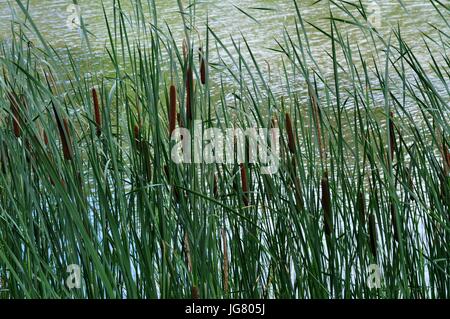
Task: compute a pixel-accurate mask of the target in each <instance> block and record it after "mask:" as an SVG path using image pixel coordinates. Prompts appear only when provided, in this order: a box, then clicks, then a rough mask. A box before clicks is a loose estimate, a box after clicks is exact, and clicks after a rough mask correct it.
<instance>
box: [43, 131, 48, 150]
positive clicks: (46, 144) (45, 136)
mask: <svg viewBox="0 0 450 319" xmlns="http://www.w3.org/2000/svg"><path fill="white" fill-rule="evenodd" d="M42 137H43V139H44V144H45V146H48V136H47V133H45V130H44V129H42Z"/></svg>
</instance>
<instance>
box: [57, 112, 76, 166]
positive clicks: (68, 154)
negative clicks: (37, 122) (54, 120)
mask: <svg viewBox="0 0 450 319" xmlns="http://www.w3.org/2000/svg"><path fill="white" fill-rule="evenodd" d="M63 123H64V130H63V131H62V132H60V135H61V142H62V147H63V154H64V159H65V160H67V161H70V160H72V158H73V152H72V147H71V145H72V140H71V137H70V130H69V129H70V127H69V121H68V120H67V119H64V120H63Z"/></svg>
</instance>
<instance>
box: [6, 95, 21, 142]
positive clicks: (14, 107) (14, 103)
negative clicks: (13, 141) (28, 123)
mask: <svg viewBox="0 0 450 319" xmlns="http://www.w3.org/2000/svg"><path fill="white" fill-rule="evenodd" d="M8 98H9V102H10V104H11V113H12V118H13V131H14V135H15V136H16V137H20V136H21V135H22V132H21V128H20V123H19V119H20V114H19V102H18V100H17V96H16V94H15V93H8Z"/></svg>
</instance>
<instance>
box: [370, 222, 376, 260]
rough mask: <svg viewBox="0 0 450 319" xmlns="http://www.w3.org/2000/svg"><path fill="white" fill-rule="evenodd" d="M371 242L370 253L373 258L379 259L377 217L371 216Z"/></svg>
mask: <svg viewBox="0 0 450 319" xmlns="http://www.w3.org/2000/svg"><path fill="white" fill-rule="evenodd" d="M369 240H370V251H371V252H372V255H373V257H374V258H375V259H376V258H377V229H376V224H375V215H374V214H370V215H369Z"/></svg>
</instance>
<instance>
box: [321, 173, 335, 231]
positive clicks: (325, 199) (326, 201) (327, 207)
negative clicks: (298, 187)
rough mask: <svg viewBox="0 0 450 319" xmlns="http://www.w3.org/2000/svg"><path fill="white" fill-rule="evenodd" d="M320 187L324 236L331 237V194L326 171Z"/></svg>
mask: <svg viewBox="0 0 450 319" xmlns="http://www.w3.org/2000/svg"><path fill="white" fill-rule="evenodd" d="M321 186H322V208H323V211H324V215H323V219H324V228H325V234H326V235H327V236H331V234H332V232H333V215H332V211H331V193H330V183H329V180H328V172H327V171H325V172H324V173H323V177H322V182H321Z"/></svg>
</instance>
